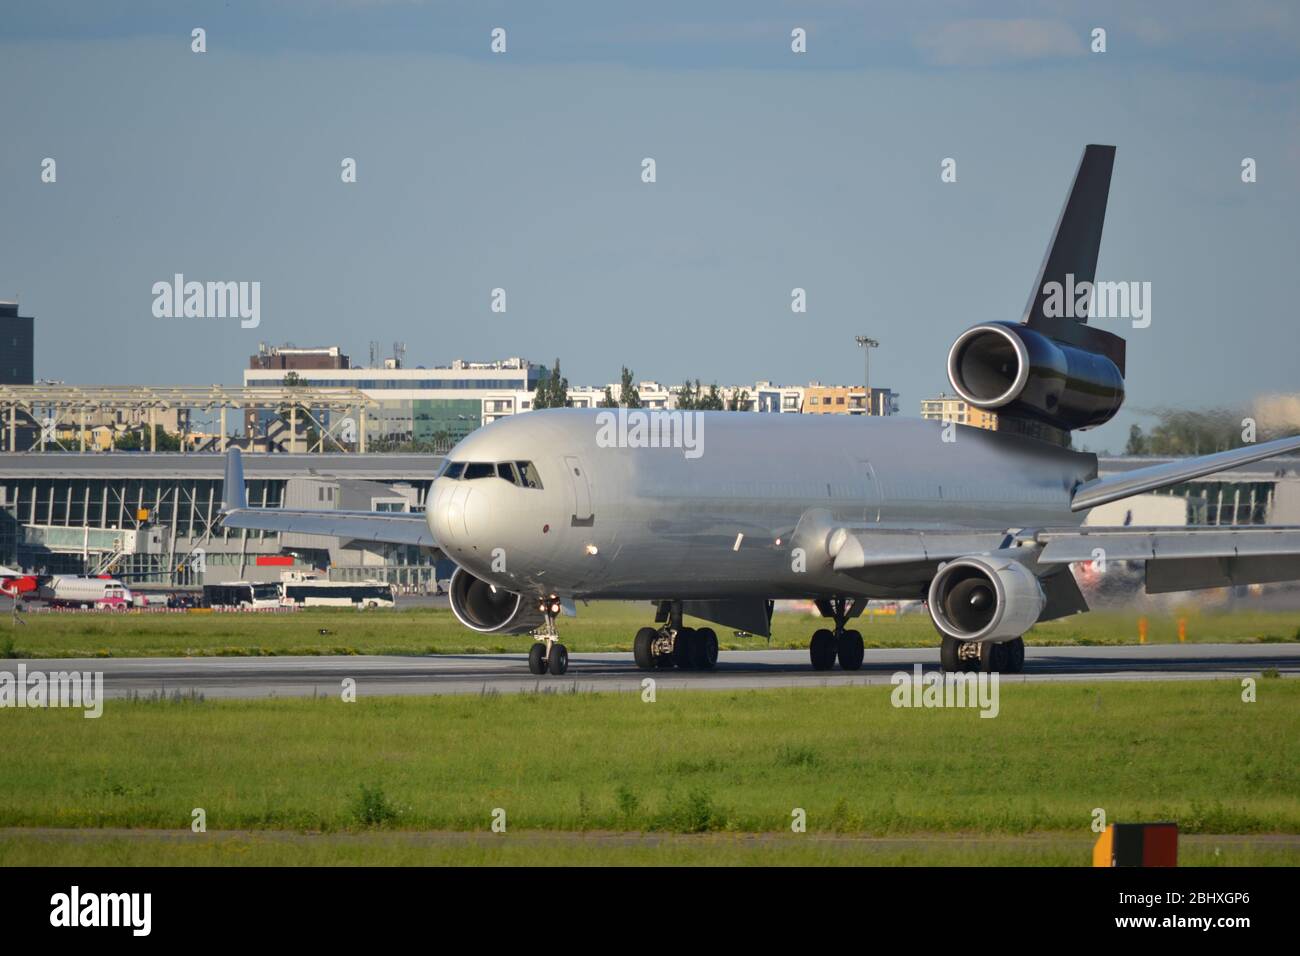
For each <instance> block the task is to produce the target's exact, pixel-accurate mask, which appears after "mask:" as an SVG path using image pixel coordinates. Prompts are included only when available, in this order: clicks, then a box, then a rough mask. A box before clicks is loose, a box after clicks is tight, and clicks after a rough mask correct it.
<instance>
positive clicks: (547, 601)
mask: <svg viewBox="0 0 1300 956" xmlns="http://www.w3.org/2000/svg"><path fill="white" fill-rule="evenodd" d="M537 609H538V610H539V611H541V612H542V618H543V622H542V626H541V627H540V628H539V629H538V630H537V631H536V632H534V634H533V637H534V638H536V640H537V643H536V644H534V645H533V646H532V647H531V648H530V649H529V651H528V671H529V673H532V674H539V675H540V674H547V673H549V674H551V675H552V676H554V677H559V676H561V675H562V674H564V673H565V672H566V671H567V670H568V669H569V649H568V648H567V647H565V646H564V645H563V644H561V643H560V632H559V631H558V630H556V627H555V618H556V617H557V616H559V613H560V599H559V597H558V596H557V595H554V594H548V595H547V596H546V597H544V598H542V599H541V600H540V601H539V602H538V603H537Z"/></svg>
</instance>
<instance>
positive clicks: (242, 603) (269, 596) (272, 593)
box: [203, 581, 282, 611]
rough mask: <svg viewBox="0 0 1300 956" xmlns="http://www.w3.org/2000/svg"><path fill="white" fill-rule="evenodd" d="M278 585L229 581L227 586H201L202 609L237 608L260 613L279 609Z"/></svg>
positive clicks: (279, 594) (279, 595)
mask: <svg viewBox="0 0 1300 956" xmlns="http://www.w3.org/2000/svg"><path fill="white" fill-rule="evenodd" d="M280 587H281V586H280V585H279V584H275V583H266V582H259V583H256V584H254V583H251V582H249V581H231V582H230V583H228V584H205V585H203V606H204V607H239V608H244V607H246V608H252V609H253V610H257V611H260V610H262V609H263V608H272V607H279V606H280V603H281V600H280V599H281V597H282V595H281V593H280Z"/></svg>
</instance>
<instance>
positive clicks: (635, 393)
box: [618, 365, 641, 408]
mask: <svg viewBox="0 0 1300 956" xmlns="http://www.w3.org/2000/svg"><path fill="white" fill-rule="evenodd" d="M620 382H621V383H622V384H621V385H620V386H619V393H618V403H619V404H620V405H622V406H623V407H624V408H640V407H641V390H640V389H639V388H637V387H636V383H635V382H634V381H633V380H632V370H631V369H629V368H628V367H627V366H626V365H624V366H623V373H622V376H621V378H620Z"/></svg>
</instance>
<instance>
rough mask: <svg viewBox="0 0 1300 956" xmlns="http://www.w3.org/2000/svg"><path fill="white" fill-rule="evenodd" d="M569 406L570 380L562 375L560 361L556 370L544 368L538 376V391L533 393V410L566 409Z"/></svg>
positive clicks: (557, 360)
mask: <svg viewBox="0 0 1300 956" xmlns="http://www.w3.org/2000/svg"><path fill="white" fill-rule="evenodd" d="M568 404H569V380H568V379H567V378H565V377H564V376H563V375H561V374H560V360H559V359H556V360H555V368H554V369H547V368H546V366H542V370H541V372H540V373H539V374H538V376H537V391H536V392H534V393H533V408H534V409H537V408H564V407H565V406H566V405H568Z"/></svg>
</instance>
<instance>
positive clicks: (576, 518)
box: [564, 455, 596, 528]
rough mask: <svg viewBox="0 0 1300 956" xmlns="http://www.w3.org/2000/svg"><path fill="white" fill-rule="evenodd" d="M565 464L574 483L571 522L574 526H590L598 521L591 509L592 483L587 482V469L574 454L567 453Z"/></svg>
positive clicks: (570, 479)
mask: <svg viewBox="0 0 1300 956" xmlns="http://www.w3.org/2000/svg"><path fill="white" fill-rule="evenodd" d="M564 465H565V468H566V469H567V471H568V472H569V481H570V482H571V483H572V485H573V515H572V516H571V517H570V519H569V524H570V526H572V527H574V528H590V527H591V526H592V525H593V524H595V523H596V515H595V512H593V511H592V510H591V485H590V484H588V482H587V470H586V468H585V467H583V464H582V462H581V461H580V460H579V459H578V458H577V457H576V456H574V455H566V456H565V458H564Z"/></svg>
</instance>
